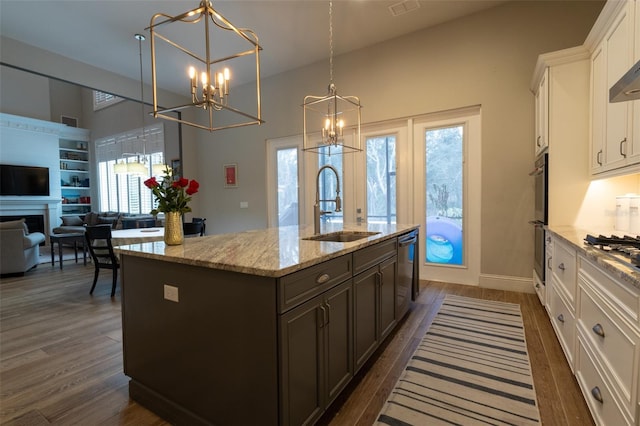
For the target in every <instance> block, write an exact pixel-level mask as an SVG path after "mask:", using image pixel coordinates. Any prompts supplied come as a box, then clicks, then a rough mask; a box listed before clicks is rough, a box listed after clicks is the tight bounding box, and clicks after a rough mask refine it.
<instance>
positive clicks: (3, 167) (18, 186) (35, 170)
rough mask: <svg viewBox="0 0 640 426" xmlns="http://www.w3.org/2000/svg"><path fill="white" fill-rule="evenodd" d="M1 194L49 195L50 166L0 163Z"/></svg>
mask: <svg viewBox="0 0 640 426" xmlns="http://www.w3.org/2000/svg"><path fill="white" fill-rule="evenodd" d="M0 195H44V196H49V168H48V167H35V166H13V165H9V164H0Z"/></svg>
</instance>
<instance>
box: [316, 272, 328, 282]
mask: <svg viewBox="0 0 640 426" xmlns="http://www.w3.org/2000/svg"><path fill="white" fill-rule="evenodd" d="M329 279H331V277H330V276H329V274H322V275H318V277H317V278H316V283H318V284H324V283H326V282H327V281H329Z"/></svg>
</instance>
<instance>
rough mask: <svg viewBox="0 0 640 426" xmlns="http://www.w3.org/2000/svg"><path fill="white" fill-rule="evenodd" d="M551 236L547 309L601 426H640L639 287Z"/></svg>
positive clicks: (581, 387) (593, 413) (577, 249)
mask: <svg viewBox="0 0 640 426" xmlns="http://www.w3.org/2000/svg"><path fill="white" fill-rule="evenodd" d="M549 233H550V234H551V240H550V244H551V251H552V253H551V258H550V259H551V260H550V261H549V264H548V265H547V267H548V268H549V269H550V270H548V271H547V273H548V274H549V277H550V278H549V279H548V284H547V289H546V292H547V311H548V313H549V319H550V321H551V324H552V326H553V329H554V331H555V333H556V336H557V338H558V341H559V342H560V346H561V347H562V350H563V351H564V354H565V356H566V358H567V361H568V363H569V366H570V367H571V369H572V371H573V372H574V374H575V376H576V379H577V381H578V384H579V386H580V389H581V391H582V394H583V396H584V398H585V401H586V402H587V405H588V406H589V409H590V411H591V414H592V415H593V418H594V420H595V422H596V424H597V425H603V426H608V425H616V426H617V425H630V426H631V425H636V426H637V425H640V288H637V287H635V286H634V285H633V284H629V283H626V282H624V281H622V280H621V279H619V278H616V277H615V276H613V275H611V274H610V273H609V272H608V271H606V270H605V269H604V268H603V267H602V266H600V265H599V264H598V263H595V261H592V260H590V259H588V258H587V257H586V254H585V252H584V251H582V250H581V248H580V247H582V246H581V245H578V246H576V244H577V243H572V242H569V241H568V240H565V239H563V238H560V237H558V235H556V234H555V233H554V232H549Z"/></svg>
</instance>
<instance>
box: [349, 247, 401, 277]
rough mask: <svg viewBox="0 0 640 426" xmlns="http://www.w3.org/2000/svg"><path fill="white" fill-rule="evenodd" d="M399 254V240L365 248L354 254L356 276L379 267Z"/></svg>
mask: <svg viewBox="0 0 640 426" xmlns="http://www.w3.org/2000/svg"><path fill="white" fill-rule="evenodd" d="M397 253H398V239H397V238H392V239H390V240H387V241H383V242H381V243H378V244H376V245H373V246H370V247H366V248H363V249H362V250H359V251H357V252H355V253H354V254H353V271H354V273H355V274H357V273H359V272H362V271H364V270H365V269H368V268H370V267H371V266H374V265H377V264H378V263H380V262H381V261H383V260H384V259H387V258H389V257H391V256H395V255H396V254H397Z"/></svg>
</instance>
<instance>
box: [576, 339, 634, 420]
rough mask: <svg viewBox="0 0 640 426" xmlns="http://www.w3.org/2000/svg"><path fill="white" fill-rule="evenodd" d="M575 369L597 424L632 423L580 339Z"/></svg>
mask: <svg viewBox="0 0 640 426" xmlns="http://www.w3.org/2000/svg"><path fill="white" fill-rule="evenodd" d="M576 370H577V374H576V378H577V379H578V384H579V385H580V389H582V394H583V395H584V399H585V400H586V401H587V405H588V406H589V409H590V410H591V414H592V415H593V418H594V420H595V422H596V424H597V425H602V426H614V425H615V426H618V425H633V421H632V420H631V419H627V418H626V417H625V415H624V414H623V411H622V409H621V408H620V406H619V405H618V403H617V401H616V400H615V398H614V397H613V394H612V393H611V389H610V386H609V385H608V384H607V382H606V381H605V380H604V379H603V378H602V376H601V375H600V374H599V373H598V370H597V369H596V367H595V362H594V360H593V357H592V356H591V354H590V353H589V352H588V351H587V350H586V349H585V347H584V346H583V345H582V341H581V340H580V339H578V351H577V354H576Z"/></svg>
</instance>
